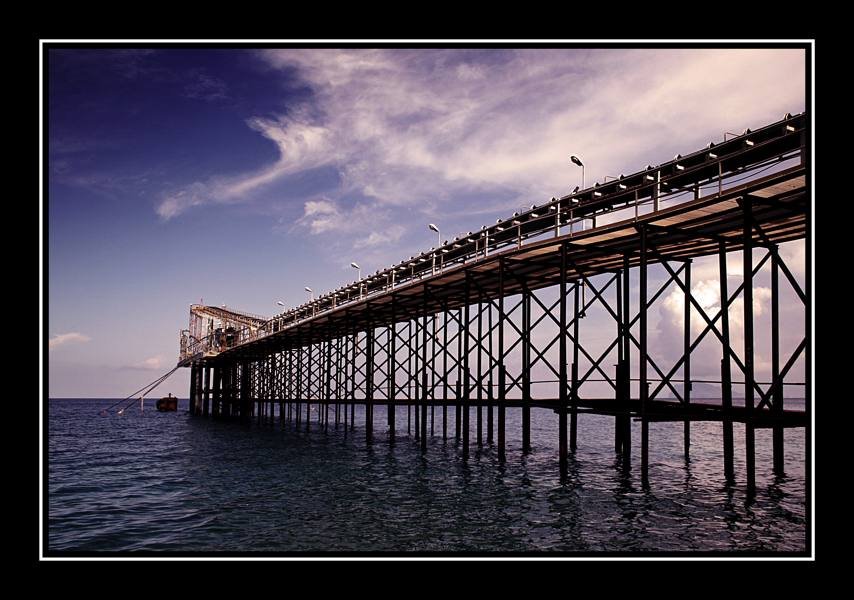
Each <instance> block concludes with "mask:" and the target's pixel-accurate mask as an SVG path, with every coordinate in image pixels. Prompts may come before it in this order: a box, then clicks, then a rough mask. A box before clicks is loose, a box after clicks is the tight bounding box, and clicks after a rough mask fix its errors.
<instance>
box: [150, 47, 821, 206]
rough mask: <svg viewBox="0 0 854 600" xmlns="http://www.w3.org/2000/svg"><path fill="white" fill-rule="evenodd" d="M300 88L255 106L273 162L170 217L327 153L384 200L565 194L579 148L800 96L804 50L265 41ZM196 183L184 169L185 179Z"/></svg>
mask: <svg viewBox="0 0 854 600" xmlns="http://www.w3.org/2000/svg"><path fill="white" fill-rule="evenodd" d="M260 56H261V57H262V58H263V59H264V60H265V61H266V62H268V63H269V64H270V65H271V66H273V67H274V68H278V69H285V68H288V69H290V70H291V71H290V72H293V69H294V68H295V69H296V71H297V73H298V75H299V77H300V78H302V80H303V81H304V82H305V83H306V84H307V85H308V86H310V88H311V89H312V91H313V93H314V94H313V97H312V98H311V100H310V102H309V103H306V105H304V106H302V107H296V108H295V109H289V114H288V116H287V117H284V116H280V117H277V118H254V119H250V120H249V121H248V123H249V125H250V127H252V128H253V129H255V130H256V131H258V132H259V133H261V134H262V135H263V136H265V137H267V138H268V139H270V140H272V141H273V142H275V143H276V144H277V146H278V149H279V159H278V160H277V161H276V162H275V163H273V164H272V165H269V166H267V167H265V168H262V169H260V170H258V171H255V172H251V173H246V174H243V175H240V176H237V177H231V178H228V179H224V180H215V179H213V178H212V179H211V180H210V181H207V182H201V185H202V187H203V189H204V193H199V191H198V189H195V188H194V186H195V185H197V184H193V185H191V186H188V188H186V189H183V190H179V191H177V192H175V193H173V194H171V195H169V196H168V197H166V198H164V199H163V201H162V203H161V204H160V206H159V207H158V212H159V214H160V215H161V216H162V217H163V218H166V219H168V218H171V217H172V216H175V215H177V214H179V213H180V212H183V211H184V210H187V209H188V208H190V207H192V206H195V205H198V204H202V203H208V202H214V203H217V202H220V203H221V202H229V201H242V200H245V199H247V198H248V197H249V196H250V194H251V193H252V192H253V191H255V190H257V189H258V188H260V187H262V186H264V185H265V184H268V183H270V182H272V181H274V180H276V179H278V178H280V177H282V176H284V175H287V174H291V173H295V172H298V171H301V170H304V169H308V168H312V167H315V166H319V165H334V166H335V167H337V168H338V169H339V171H340V173H341V174H342V176H343V186H342V190H341V191H342V193H343V192H347V191H358V192H360V193H363V194H367V195H369V196H372V197H374V198H376V199H377V201H378V202H380V203H382V204H384V205H392V206H396V205H405V206H422V205H423V203H424V202H425V201H426V202H430V203H433V204H430V205H429V206H434V205H435V203H442V202H448V201H450V200H452V199H453V196H454V194H455V193H458V192H459V191H460V190H463V189H465V190H472V189H474V190H477V189H481V190H488V189H490V188H491V187H492V186H496V185H500V186H507V187H508V188H509V189H510V190H512V191H513V192H514V193H515V194H516V195H517V197H518V198H523V197H524V198H526V199H529V200H532V201H536V200H537V199H538V198H539V199H542V198H546V197H550V196H552V195H554V194H556V193H559V192H562V191H566V190H568V189H569V188H570V187H572V185H573V184H574V183H577V179H578V174H577V173H576V172H575V171H574V170H572V169H570V167H569V165H568V164H567V157H568V156H569V154H572V153H577V154H581V155H583V156H584V158H585V162H586V163H587V165H588V166H589V168H588V173H587V176H588V177H587V179H588V182H592V181H593V180H595V179H601V178H602V177H603V176H604V175H606V174H608V175H613V174H617V173H618V172H631V171H633V170H635V169H637V168H641V167H642V166H644V164H646V162H648V161H656V159H660V160H663V159H665V158H667V157H668V156H669V155H668V156H658V155H655V154H653V151H654V149H655V148H657V147H666V148H667V151H668V152H672V151H673V149H677V150H678V151H682V152H684V151H691V150H694V149H695V146H697V144H699V143H705V142H706V141H708V140H709V139H712V138H715V139H717V138H720V137H721V136H722V135H723V132H724V131H726V130H730V131H732V130H735V131H740V130H741V129H743V128H744V127H748V126H751V127H756V126H759V125H763V124H765V123H766V122H768V121H771V120H775V119H779V118H780V117H782V115H783V113H785V112H787V111H789V112H796V111H799V110H802V109H803V108H804V102H805V100H804V83H803V82H804V77H803V73H804V53H803V51H801V50H790V49H780V50H766V49H693V50H689V49H678V50H677V49H636V50H619V49H614V50H593V51H589V50H570V49H552V50H533V49H530V50H477V51H459V50H429V51H424V50H372V49H364V50H362V49H357V50H336V49H315V50H306V49H298V50H270V51H265V52H262V53H261V54H260ZM197 183H198V182H197Z"/></svg>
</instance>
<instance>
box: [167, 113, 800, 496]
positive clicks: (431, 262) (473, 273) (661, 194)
mask: <svg viewBox="0 0 854 600" xmlns="http://www.w3.org/2000/svg"><path fill="white" fill-rule="evenodd" d="M807 127H808V119H807V116H806V115H805V114H800V115H795V116H792V115H786V117H785V118H784V119H783V120H781V121H778V122H776V123H772V124H770V125H767V126H765V127H762V128H761V129H757V130H756V131H750V130H747V131H745V132H744V133H743V134H742V135H740V136H736V137H733V138H731V139H728V140H726V141H723V142H720V143H713V144H709V146H707V147H705V148H703V149H701V150H698V151H696V152H693V153H691V154H689V155H686V156H677V157H675V158H674V159H673V160H672V161H669V162H667V163H664V164H661V165H658V166H651V165H650V166H649V167H647V168H646V169H644V170H643V171H640V172H637V173H634V174H632V175H629V176H620V177H619V178H615V179H613V180H611V181H608V182H607V183H603V184H598V183H597V184H595V185H594V186H592V187H590V188H587V189H585V190H580V191H576V192H574V193H573V194H569V195H566V196H563V197H561V198H552V199H551V200H550V201H549V202H547V203H544V204H543V205H541V206H535V205H532V206H531V208H530V209H529V210H527V211H525V212H523V213H514V214H513V215H508V217H507V219H504V220H502V219H499V220H498V222H497V223H496V224H494V225H491V226H489V227H483V228H482V229H481V230H480V231H477V232H469V234H467V235H464V236H458V237H457V238H455V239H454V240H448V241H446V242H445V243H444V244H442V246H440V247H437V248H431V249H430V250H429V251H427V252H424V253H422V254H421V255H419V256H415V257H410V259H408V260H404V261H401V262H400V263H399V264H398V265H395V266H393V267H389V268H388V269H385V270H381V271H377V272H376V273H374V274H372V275H370V276H368V277H366V278H364V279H362V280H361V281H357V282H354V283H352V284H349V285H347V286H342V287H341V288H339V289H337V290H333V291H331V292H329V293H327V294H323V295H321V296H320V297H319V298H317V299H316V300H313V301H312V302H309V303H306V304H304V305H302V306H299V307H296V308H294V309H291V310H289V311H286V312H284V313H282V314H279V315H276V316H274V317H272V318H265V317H261V316H258V315H251V314H248V313H244V312H241V311H235V310H234V309H228V308H225V307H219V308H218V307H208V306H202V305H193V306H192V307H191V318H190V328H189V329H188V330H185V331H183V332H182V333H181V349H180V356H179V364H181V365H183V366H190V367H191V368H192V375H191V390H190V396H191V412H192V413H194V414H200V415H209V414H210V415H213V416H217V417H223V418H224V417H235V418H243V419H248V418H258V419H273V418H274V417H275V418H278V419H280V420H281V421H282V422H283V423H284V424H289V423H293V424H294V425H296V426H302V425H305V426H306V427H309V426H310V417H311V414H312V413H311V411H310V407H311V405H315V406H316V407H317V408H318V410H317V415H318V418H319V426H321V427H324V428H327V427H329V419H330V410H332V411H333V412H334V426H336V427H337V426H339V424H342V423H343V426H344V427H345V428H348V427H349V428H351V429H352V428H353V427H354V426H355V423H354V408H353V407H354V406H355V405H356V404H358V405H364V407H365V422H364V427H365V439H366V441H367V442H368V443H371V442H372V437H373V428H374V419H373V406H375V405H377V404H381V405H386V406H388V417H387V424H386V425H387V427H388V432H389V439H390V440H391V441H392V443H394V440H395V436H396V435H397V426H396V416H395V412H396V411H395V409H396V407H403V406H405V407H406V410H407V413H409V411H410V410H414V416H415V432H414V436H415V438H416V439H417V440H418V441H419V442H420V444H421V447H422V449H423V450H426V444H427V443H428V440H429V438H430V437H431V436H432V435H434V423H435V419H436V416H435V409H436V408H441V410H442V433H441V435H442V436H443V438H447V436H448V431H447V429H448V426H447V423H448V417H447V412H448V409H449V408H451V409H453V410H455V411H456V418H455V424H456V434H455V437H456V438H457V439H458V440H460V446H461V455H462V457H463V458H464V459H465V458H467V457H468V453H469V447H470V441H469V437H470V435H472V432H471V431H470V429H471V426H470V422H469V419H470V412H471V409H474V410H475V411H476V428H475V430H476V438H477V443H478V445H482V444H483V443H484V440H485V442H486V443H487V444H495V445H496V447H497V451H498V455H499V458H500V459H502V460H504V458H505V449H504V446H505V440H504V437H505V436H504V410H505V408H507V407H521V409H522V428H523V431H522V439H523V451H528V450H530V448H531V440H530V409H531V408H545V409H549V410H554V411H556V412H557V413H558V415H559V416H560V418H559V428H560V431H559V440H560V444H559V448H558V449H557V455H558V457H559V461H558V462H559V464H560V469H561V472H562V473H563V472H565V470H566V464H567V454H568V452H574V451H575V449H576V445H577V444H576V434H577V422H578V419H577V415H578V414H579V413H585V412H589V413H595V414H602V415H612V416H614V418H615V419H616V421H615V428H614V429H615V440H614V443H615V452H616V453H617V454H618V455H620V456H621V457H622V459H623V460H624V462H626V463H627V464H628V465H631V451H632V444H631V427H630V420H631V419H632V418H635V419H638V420H640V421H641V423H642V433H641V469H642V474H643V477H644V479H646V476H647V468H648V457H649V434H648V423H649V422H653V421H682V422H684V429H683V432H682V433H683V437H684V446H685V453H686V455H687V454H688V453H689V451H690V422H691V421H697V420H703V421H720V422H721V423H722V437H723V452H722V455H723V461H722V465H723V469H724V472H725V474H726V476H727V478H728V479H733V478H734V477H735V473H734V467H733V438H732V436H733V428H732V424H733V422H742V423H745V436H746V437H745V449H746V453H747V456H746V459H747V460H746V470H747V473H746V479H747V483H748V487H749V488H752V486H754V485H755V471H754V469H755V466H754V462H755V460H754V452H755V450H754V429H755V428H758V427H770V428H771V429H772V430H773V452H774V469H775V470H776V471H780V472H781V471H782V465H783V458H782V457H783V443H784V436H783V430H784V428H786V427H809V426H810V423H809V418H808V417H809V412H810V407H811V402H812V399H811V397H810V388H809V385H808V382H804V381H794V378H793V367H794V366H795V364H796V363H797V362H798V360H799V359H801V358H802V357H803V358H804V359H805V361H806V364H807V365H809V361H810V359H811V353H810V348H809V343H808V340H809V339H810V323H809V309H810V300H809V290H810V277H809V271H808V270H807V271H806V272H807V276H806V279H805V284H802V283H801V282H800V281H799V280H798V277H796V276H795V274H794V273H793V271H794V272H795V273H800V272H803V271H804V269H808V266H807V265H799V268H798V269H792V268H790V267H789V266H788V265H787V264H786V262H785V260H783V257H782V256H781V253H780V252H778V248H779V246H780V245H781V244H784V243H786V242H790V241H795V240H804V239H807V240H808V238H809V235H810V222H809V219H810V215H811V198H810V196H809V191H808V190H809V189H810V185H809V181H808V177H809V170H808V160H809V143H808V142H809V135H808V131H807ZM732 252H740V254H741V257H740V263H739V264H740V268H739V272H738V273H737V274H736V275H738V283H739V285H738V286H737V287H736V288H735V289H730V282H729V281H728V273H727V269H728V268H731V267H728V266H727V255H728V254H730V253H732ZM710 256H711V257H716V258H717V263H718V267H719V268H718V282H717V283H718V290H717V291H719V294H720V298H721V299H725V300H726V302H725V306H726V307H727V309H726V310H720V309H717V313H716V314H707V310H706V309H704V308H703V306H702V305H701V304H700V302H699V301H698V300H697V298H696V297H695V296H694V293H693V292H692V287H691V264H692V260H694V259H697V258H700V257H710ZM652 267H655V268H656V269H657V273H659V274H663V276H664V284H663V285H662V286H661V287H659V285H658V282H656V285H655V286H654V287H651V286H650V285H649V270H650V268H652ZM759 274H762V276H763V277H767V276H768V275H770V283H771V292H770V298H769V299H768V302H769V304H770V316H771V330H770V337H771V340H770V342H771V343H770V353H771V363H772V366H771V377H770V379H771V381H769V382H760V381H757V379H756V377H755V361H756V353H755V350H754V338H755V331H754V322H755V321H756V318H755V315H754V308H753V304H754V303H753V299H754V279H755V278H756V277H757V276H758V275H759ZM781 285H783V286H786V287H788V288H789V289H790V290H791V293H792V295H793V296H794V297H797V298H798V299H799V300H800V302H801V305H802V307H803V321H802V322H801V323H800V324H799V327H801V326H802V327H803V331H804V336H803V340H802V341H801V343H800V344H799V345H798V346H797V348H795V350H794V351H793V352H792V353H791V355H789V356H783V355H782V354H781V352H780V327H781V324H780V286H781ZM668 287H670V289H673V288H674V287H675V288H676V289H677V290H679V292H680V293H681V294H682V298H683V304H684V307H685V308H684V313H683V318H682V322H681V323H679V328H680V332H681V333H680V335H679V337H678V339H677V338H675V337H674V338H673V340H670V342H669V343H668V345H669V346H670V347H678V348H679V349H680V350H681V353H680V354H681V356H680V357H679V359H678V360H677V361H675V363H674V364H658V363H659V362H661V359H660V358H659V359H655V358H653V356H654V355H655V352H651V351H652V350H654V348H651V347H650V345H649V344H650V339H649V338H650V336H649V324H648V322H649V318H648V315H649V311H650V309H651V308H652V307H653V306H655V305H656V302H661V300H660V299H661V297H662V295H663V292H664V290H665V288H668ZM739 298H740V299H742V300H743V302H741V303H740V309H739V311H740V312H739V315H738V316H739V318H738V319H733V318H732V316H731V313H732V311H733V310H734V307H733V304H734V302H735V301H736V299H739ZM594 308H595V309H596V310H599V311H602V310H604V311H605V315H606V316H607V319H609V320H610V325H608V326H607V328H602V327H601V326H599V327H598V329H597V331H596V332H594V333H595V334H597V335H598V336H599V337H600V338H601V337H602V334H603V333H604V332H605V330H606V329H607V333H608V335H609V336H610V335H612V334H613V341H612V343H611V344H610V345H609V346H607V348H606V350H605V351H604V352H601V351H598V350H597V351H591V350H590V349H589V346H588V345H587V343H586V342H585V340H584V339H583V335H591V332H590V331H589V330H590V327H589V326H587V327H582V323H583V322H584V319H585V315H586V312H587V311H588V310H592V309H594ZM695 319H699V321H694V323H695V325H696V323H698V322H699V323H700V324H701V325H702V333H700V334H696V333H695V330H696V327H695V328H693V329H692V327H691V322H692V320H695ZM736 326H737V327H738V331H737V332H735V331H733V328H734V327H736ZM535 334H536V335H535ZM544 336H545V337H544ZM733 338H736V339H738V340H739V341H740V347H739V348H733V346H732V340H733ZM704 339H705V340H711V341H713V342H714V343H717V344H718V346H719V348H720V353H721V354H720V358H721V363H720V378H719V379H718V380H717V381H715V382H714V383H715V385H716V386H717V388H719V389H720V392H719V394H720V397H718V398H716V399H714V402H713V403H708V402H707V401H705V400H704V401H702V402H697V401H692V393H691V392H692V388H693V384H692V383H693V382H692V378H691V356H692V353H694V352H696V349H697V347H698V346H699V344H700V343H701V342H702V341H703V340H704ZM656 343H658V344H661V343H662V342H661V340H660V339H657V340H656ZM707 344H708V342H707ZM657 361H658V362H657ZM794 370H797V369H794ZM535 371H537V372H543V371H545V372H547V373H549V375H550V377H551V378H552V379H551V380H550V381H551V383H552V384H553V387H552V388H551V390H552V391H551V393H550V394H549V393H548V392H538V393H534V391H533V386H534V385H539V384H541V383H543V382H542V381H534V380H533V379H532V377H533V375H532V374H533V373H534V372H535ZM805 372H806V373H809V369H808V368H807V369H805ZM736 376H737V377H736ZM739 378H740V380H739ZM594 384H598V387H595V386H594ZM735 386H738V393H736V394H734V393H733V390H734V387H735ZM594 387H595V389H596V391H595V392H594V391H586V390H593V389H594ZM603 388H604V389H605V390H606V391H607V390H610V394H605V395H604V396H603V395H602V393H603V392H602V389H603ZM793 388H794V389H795V390H796V392H795V396H793V395H792V393H790V390H792V389H793ZM797 394H801V395H800V396H798V395H797ZM734 395H735V397H736V398H737V399H738V402H736V403H735V404H742V400H743V406H734V405H733V396H734ZM787 396H788V397H804V398H805V406H806V409H805V410H803V411H791V410H784V408H783V403H784V399H785V397H787ZM348 406H349V407H350V409H349V410H350V414H349V418H348V414H347V407H348ZM321 407H322V408H324V410H320V408H321ZM428 408H429V409H430V413H431V416H432V420H431V425H430V433H428V431H427V421H428V414H427V411H428ZM494 411H497V415H496V414H494ZM484 412H485V413H486V435H484V431H483V429H484V427H483V425H484V419H483V413H484ZM303 419H304V420H303ZM410 433H411V432H410Z"/></svg>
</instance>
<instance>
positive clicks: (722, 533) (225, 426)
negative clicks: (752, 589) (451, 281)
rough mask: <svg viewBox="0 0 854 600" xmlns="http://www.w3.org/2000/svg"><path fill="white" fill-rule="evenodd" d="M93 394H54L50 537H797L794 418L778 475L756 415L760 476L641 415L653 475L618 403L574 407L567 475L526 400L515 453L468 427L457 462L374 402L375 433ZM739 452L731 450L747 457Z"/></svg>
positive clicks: (686, 545)
mask: <svg viewBox="0 0 854 600" xmlns="http://www.w3.org/2000/svg"><path fill="white" fill-rule="evenodd" d="M102 404H103V401H51V403H50V406H49V428H50V430H49V523H48V527H49V547H50V549H52V550H70V549H74V550H85V551H96V550H114V551H115V550H119V551H128V550H139V549H147V550H181V551H217V550H257V551H261V552H273V551H328V550H333V551H335V550H337V551H364V550H371V551H391V552H409V551H428V552H430V551H434V552H450V551H475V552H489V551H505V552H507V551H509V552H530V551H545V552H548V551H564V552H573V551H578V552H596V551H610V552H613V551H622V552H625V551H656V550H658V551H681V550H684V551H697V550H706V551H708V550H749V551H766V552H775V551H803V550H804V548H805V529H806V527H805V523H806V520H805V495H804V494H805V492H804V490H805V485H804V460H805V452H804V442H803V440H804V436H803V430H791V431H787V433H786V456H785V461H786V463H785V467H786V475H785V476H774V475H773V474H772V469H771V467H772V462H771V449H770V446H771V440H770V433H769V434H768V436H764V435H762V433H763V432H760V431H757V440H756V454H757V491H756V496H755V497H754V498H753V499H750V500H748V499H747V496H746V493H745V490H744V486H743V478H744V465H743V448H742V447H740V446H739V444H740V443H741V442H742V441H743V435H739V433H740V432H738V431H737V432H736V435H735V439H736V458H737V460H736V482H735V484H733V485H727V484H726V482H725V481H724V478H723V473H722V456H721V437H720V433H721V431H720V424H718V423H694V424H692V428H691V434H692V435H691V437H692V445H691V458H690V461H685V459H684V453H683V447H682V435H681V434H682V423H681V422H679V423H654V424H651V425H650V456H651V462H650V468H649V486H648V487H646V488H645V487H644V486H643V485H642V483H641V478H640V468H639V467H640V465H639V457H640V447H639V446H640V431H639V427H640V426H639V424H637V423H633V425H632V427H633V428H634V430H633V436H632V439H633V452H632V462H631V464H627V463H625V462H623V461H622V459H620V458H619V457H616V456H615V454H614V450H613V419H612V418H608V417H599V416H594V415H581V416H580V417H579V431H578V450H577V452H576V454H575V455H574V456H571V457H570V460H569V464H568V469H567V473H566V475H565V477H561V476H560V474H559V469H558V457H557V416H556V415H555V414H554V413H550V412H547V411H539V410H534V411H532V413H531V416H532V436H531V438H532V442H533V451H532V452H531V453H530V454H527V455H524V454H522V452H521V432H520V413H519V411H518V410H513V409H511V410H508V411H507V418H508V422H507V462H506V464H502V463H500V462H499V461H498V457H497V452H496V448H495V447H494V446H491V445H490V444H488V443H486V442H485V441H484V445H483V447H482V448H477V446H476V442H475V439H476V438H475V424H474V420H472V447H471V455H470V457H469V459H468V460H467V461H463V460H462V458H461V448H460V443H459V442H457V441H455V440H454V436H453V432H454V431H455V422H454V411H453V410H451V411H449V413H448V430H449V432H451V435H450V438H449V439H448V440H447V441H443V440H442V438H441V427H439V428H437V433H438V436H437V437H432V438H430V440H429V444H428V452H427V454H426V455H425V456H422V455H421V453H420V451H419V444H418V443H417V442H416V441H415V440H414V438H412V437H408V436H406V429H405V424H404V423H403V422H402V421H403V419H399V420H398V421H399V423H401V424H403V425H404V426H403V428H402V429H399V430H398V436H397V440H396V444H395V445H394V446H393V447H389V445H388V443H387V437H386V432H385V428H386V427H385V423H386V419H385V416H386V415H385V411H384V409H383V408H382V407H376V408H375V419H376V420H375V429H374V434H375V435H374V438H375V443H374V445H373V446H372V447H366V445H365V443H364V430H363V428H362V425H361V422H362V414H363V413H362V411H360V410H359V409H357V411H356V413H357V414H356V423H357V428H356V430H355V431H346V430H345V428H344V427H343V426H341V427H339V428H338V429H337V430H336V429H335V428H334V426H333V425H330V427H329V430H328V432H323V430H322V428H320V427H319V426H318V425H317V424H316V423H315V422H312V424H311V429H310V431H308V432H306V431H305V422H304V421H303V423H302V424H301V426H300V428H299V429H296V428H295V427H294V426H293V425H286V426H285V427H284V428H283V427H282V426H281V424H279V423H278V422H277V423H275V424H274V425H273V426H270V425H269V424H264V425H258V424H257V423H252V424H239V423H228V422H214V421H210V420H205V419H201V418H190V417H189V416H188V415H187V414H186V413H185V412H183V411H184V410H186V403H185V402H182V403H181V405H180V407H179V412H178V413H157V412H155V411H146V412H145V413H143V414H139V413H138V412H134V411H129V412H127V413H126V414H125V416H123V417H116V416H115V415H111V416H107V417H97V412H98V409H100V408H101V407H102ZM739 460H740V461H741V463H739Z"/></svg>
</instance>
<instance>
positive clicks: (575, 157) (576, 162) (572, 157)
mask: <svg viewBox="0 0 854 600" xmlns="http://www.w3.org/2000/svg"><path fill="white" fill-rule="evenodd" d="M569 160H571V161H572V162H573V163H574V164H576V165H578V166H579V167H581V189H582V190H583V189H584V163H583V162H581V159H580V158H578V157H577V156H575V155H574V154H573V155H572V156H570V157H569Z"/></svg>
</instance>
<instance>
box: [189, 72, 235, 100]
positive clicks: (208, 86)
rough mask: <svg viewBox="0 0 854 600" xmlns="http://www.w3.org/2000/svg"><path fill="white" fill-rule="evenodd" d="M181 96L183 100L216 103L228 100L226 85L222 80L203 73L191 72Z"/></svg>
mask: <svg viewBox="0 0 854 600" xmlns="http://www.w3.org/2000/svg"><path fill="white" fill-rule="evenodd" d="M187 79H188V81H187V83H186V84H185V85H184V90H183V93H182V95H183V96H184V97H185V98H192V99H195V100H204V101H206V102H216V101H218V100H225V99H227V98H228V85H227V84H226V83H225V81H223V80H222V79H220V78H218V77H214V76H212V75H209V74H207V73H205V72H203V71H192V72H191V73H190V74H189V75H188V76H187Z"/></svg>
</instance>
